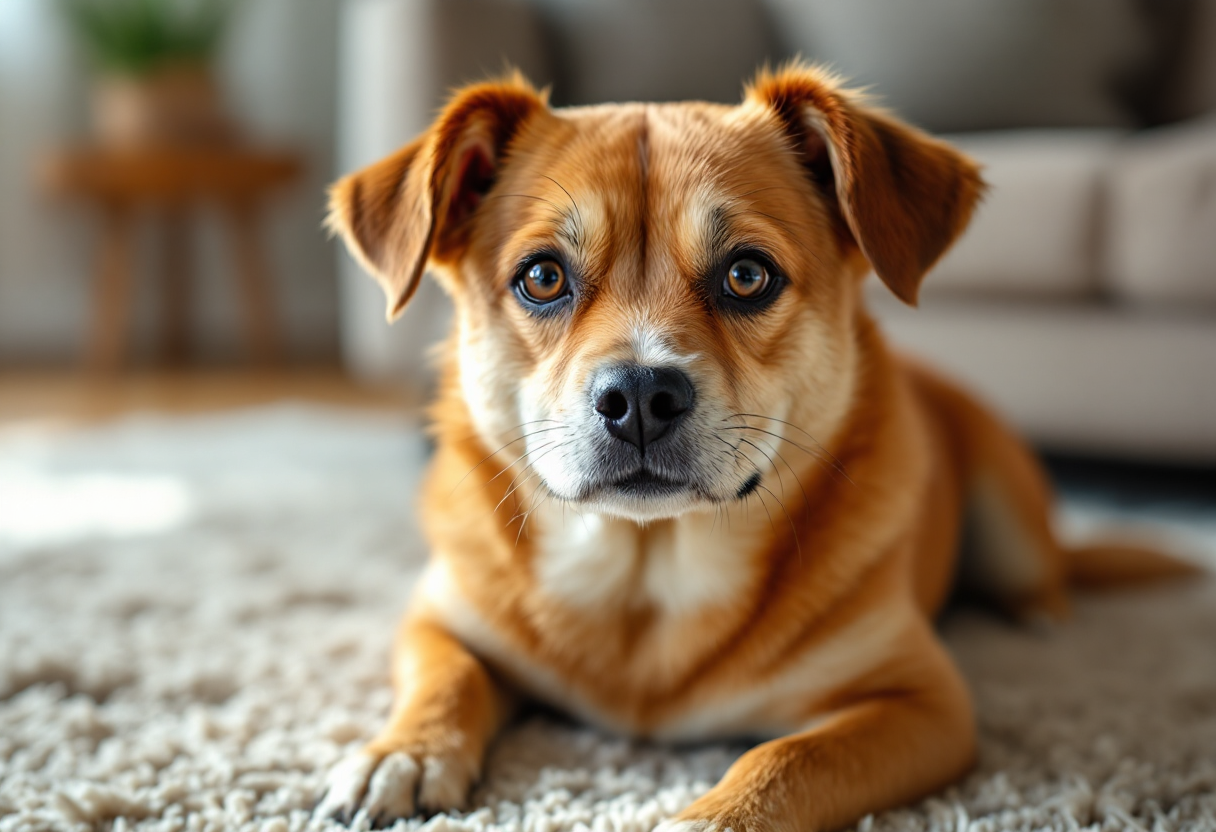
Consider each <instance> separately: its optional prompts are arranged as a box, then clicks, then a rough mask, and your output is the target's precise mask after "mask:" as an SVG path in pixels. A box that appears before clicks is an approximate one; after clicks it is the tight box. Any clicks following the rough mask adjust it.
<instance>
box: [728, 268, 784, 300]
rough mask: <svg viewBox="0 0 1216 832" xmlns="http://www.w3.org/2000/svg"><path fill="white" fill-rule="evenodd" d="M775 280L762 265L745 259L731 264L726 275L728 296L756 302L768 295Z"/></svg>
mask: <svg viewBox="0 0 1216 832" xmlns="http://www.w3.org/2000/svg"><path fill="white" fill-rule="evenodd" d="M772 283H773V278H772V276H771V275H770V274H769V272H768V269H766V268H765V267H764V265H763V264H762V263H759V262H757V261H755V260H752V259H750V258H747V257H744V258H742V259H740V260H736V261H735V262H734V263H731V266H730V270H729V271H728V272H727V273H726V281H725V288H726V291H727V293H728V294H731V295H734V296H735V297H737V298H741V299H743V300H756V299H758V298H762V297H764V295H765V294H767V292H768V290H769V287H770V286H771V285H772Z"/></svg>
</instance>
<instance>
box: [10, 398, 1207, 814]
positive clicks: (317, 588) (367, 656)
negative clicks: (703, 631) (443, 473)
mask: <svg viewBox="0 0 1216 832" xmlns="http://www.w3.org/2000/svg"><path fill="white" fill-rule="evenodd" d="M422 456H423V449H422V446H421V444H420V442H419V440H418V439H417V436H416V434H415V433H414V432H413V431H412V430H411V429H410V428H409V426H408V425H401V424H394V423H393V422H391V421H387V420H386V419H384V418H377V417H369V416H362V415H352V414H349V413H347V414H344V413H341V412H339V411H325V410H317V409H304V408H271V409H264V410H255V411H247V412H243V413H238V414H233V415H227V416H213V417H206V418H202V417H200V418H194V419H175V420H154V419H149V420H129V421H126V422H123V423H119V424H116V425H114V426H110V427H106V428H100V429H94V430H91V431H88V432H84V433H80V434H72V435H59V436H55V435H38V434H26V435H20V436H17V435H9V436H5V437H0V832H16V830H93V829H100V830H109V829H114V830H128V829H156V830H220V829H259V830H266V832H286V830H298V829H306V828H314V827H313V826H312V821H311V816H310V809H311V807H312V805H313V803H314V801H315V800H316V799H317V797H318V791H319V788H320V785H321V782H322V777H323V774H324V772H325V770H326V768H327V766H328V765H329V764H330V763H331V762H333V761H334V760H336V759H337V758H338V757H339V756H341V755H342V754H343V752H345V751H346V750H348V749H353V748H354V747H356V746H357V745H358V744H359V743H360V742H361V741H362V740H363V739H365V738H367V737H369V736H370V735H371V733H372V732H373V731H374V730H375V729H376V727H377V726H378V725H379V723H380V721H381V719H382V718H383V716H384V714H385V712H386V710H387V708H388V705H389V689H388V686H387V667H388V664H387V661H388V660H387V653H388V645H389V638H390V635H391V632H392V629H393V625H394V622H395V619H396V616H397V615H398V613H399V611H400V608H401V604H402V600H403V599H404V597H405V593H406V590H407V588H408V586H409V583H410V580H411V575H412V574H413V573H414V571H415V570H416V568H417V565H418V563H419V558H420V556H421V550H420V546H419V543H418V542H417V539H416V536H415V531H414V526H413V523H412V520H411V515H412V509H411V507H410V503H411V496H410V495H411V493H412V491H413V488H414V481H415V476H416V470H417V467H418V465H419V463H420V460H421V459H422ZM1154 517H1155V518H1156V520H1157V521H1158V525H1159V526H1163V527H1165V528H1169V529H1173V530H1174V532H1175V533H1176V534H1177V535H1179V539H1180V540H1182V541H1183V542H1184V543H1187V544H1189V545H1190V546H1191V547H1193V548H1194V549H1195V550H1196V551H1200V550H1203V549H1204V548H1205V547H1206V550H1207V552H1208V553H1209V555H1212V556H1214V561H1213V562H1216V518H1213V517H1211V516H1210V515H1208V516H1206V517H1205V516H1202V515H1197V514H1195V513H1194V512H1190V513H1188V512H1185V511H1182V512H1177V513H1176V514H1175V516H1171V514H1170V513H1169V512H1168V511H1165V512H1157V513H1155V514H1154ZM1069 518H1070V525H1071V526H1072V527H1074V528H1076V527H1080V526H1083V525H1086V524H1089V525H1093V524H1095V523H1097V524H1102V523H1104V522H1106V520H1108V519H1110V518H1109V517H1103V512H1102V509H1101V508H1100V507H1093V506H1090V507H1085V506H1074V507H1073V508H1072V509H1071V511H1070V513H1069ZM946 631H947V637H948V639H949V641H950V643H951V645H952V647H953V650H954V652H955V654H956V655H957V656H958V658H959V661H960V662H961V663H962V665H963V667H964V669H965V670H966V673H967V675H968V676H969V678H970V679H971V681H972V684H973V687H974V689H975V691H976V695H977V698H978V701H979V712H980V722H981V737H982V748H981V763H980V767H979V769H978V770H977V771H976V772H975V773H974V774H973V775H972V776H971V777H970V778H968V779H967V780H966V781H965V782H963V783H961V784H960V785H958V786H957V787H955V788H953V789H951V790H949V791H948V792H946V793H944V794H942V795H939V796H937V797H934V798H932V799H930V800H927V801H925V802H923V803H922V804H920V805H918V806H914V807H911V808H908V809H904V810H901V811H898V812H892V813H887V814H883V815H880V816H876V817H873V818H869V819H866V820H865V821H864V822H863V823H862V824H861V828H863V829H883V830H886V829H891V830H894V829H901V830H903V829H908V830H919V829H934V830H951V832H962V831H963V830H976V831H977V832H984V831H986V830H1003V829H1025V830H1037V829H1058V830H1074V829H1078V828H1090V829H1104V830H1112V829H1134V830H1144V832H1150V831H1151V832H1157V830H1183V829H1187V830H1192V829H1193V830H1209V832H1216V582H1206V583H1198V584H1194V585H1190V586H1185V587H1174V588H1169V589H1158V590H1154V591H1147V592H1139V593H1135V594H1125V595H1119V596H1107V597H1102V598H1088V599H1084V600H1082V601H1081V603H1080V604H1079V606H1078V610H1077V616H1076V620H1075V621H1073V622H1072V623H1071V624H1069V625H1068V626H1066V627H1064V628H1062V629H1060V630H1059V631H1058V632H1056V633H1054V634H1050V635H1034V634H1031V633H1028V632H1023V631H1020V630H1016V629H1011V628H1009V627H1007V626H1005V625H1003V624H1002V623H1000V622H999V621H996V620H994V619H992V618H989V617H986V616H984V615H981V614H970V613H969V614H965V615H960V616H956V617H955V618H954V619H952V620H951V621H950V622H949V623H948V624H947V625H946ZM740 750H741V749H740V748H738V747H723V746H706V747H696V748H686V749H670V748H663V747H658V746H651V745H643V744H635V743H630V742H627V741H623V740H620V739H612V738H607V737H603V736H600V735H597V734H595V733H593V732H590V731H587V730H584V729H580V728H578V727H577V726H573V725H566V724H559V723H556V722H553V721H549V720H545V719H543V718H540V717H536V718H533V719H532V720H531V721H529V722H526V723H525V724H523V725H521V726H519V727H517V728H515V729H513V730H512V731H511V732H510V733H509V734H507V735H506V736H505V737H504V738H503V740H502V741H501V742H500V743H499V744H498V745H497V746H496V748H495V749H494V751H493V754H492V758H491V760H490V764H489V770H488V773H487V776H486V778H485V781H484V783H483V785H482V786H481V787H480V789H479V790H478V791H477V793H476V794H475V795H474V799H473V808H472V810H471V811H470V812H469V813H468V814H464V815H457V816H452V817H443V816H441V817H437V818H433V819H430V820H429V821H427V820H421V819H419V820H413V821H410V822H403V823H402V828H408V829H416V828H419V827H421V828H425V829H428V830H465V829H478V830H490V829H493V830H518V832H558V830H585V829H586V830H594V831H595V832H607V830H620V832H625V831H626V830H630V831H632V830H636V831H637V832H644V830H649V829H651V827H652V826H653V825H654V824H655V823H656V822H658V821H659V820H661V819H662V818H664V817H666V816H667V815H669V814H671V813H673V812H675V811H677V810H678V809H679V808H680V807H681V806H682V805H684V804H685V803H687V802H689V801H690V800H692V799H693V798H694V797H695V796H696V795H697V794H699V793H700V792H702V791H704V790H705V789H706V788H708V787H709V785H710V784H712V783H713V781H714V780H715V779H716V778H717V777H718V776H719V775H720V774H721V773H722V772H723V771H724V770H725V769H726V767H727V766H728V765H729V764H730V762H731V760H732V759H733V758H734V756H736V755H737V754H738V753H739V752H740ZM360 825H362V826H364V827H366V820H365V819H359V820H357V821H356V827H359V826H360Z"/></svg>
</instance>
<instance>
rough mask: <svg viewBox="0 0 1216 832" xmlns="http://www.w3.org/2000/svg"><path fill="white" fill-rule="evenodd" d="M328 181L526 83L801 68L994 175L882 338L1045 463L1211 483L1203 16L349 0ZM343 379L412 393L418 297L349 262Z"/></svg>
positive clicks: (1213, 167) (1012, 6)
mask: <svg viewBox="0 0 1216 832" xmlns="http://www.w3.org/2000/svg"><path fill="white" fill-rule="evenodd" d="M343 14H344V20H343V48H342V60H341V67H342V79H341V82H340V90H341V93H340V106H339V111H340V113H339V146H340V156H339V160H338V164H339V167H340V169H343V170H349V169H353V168H356V167H358V166H360V165H363V164H366V163H368V162H370V161H372V160H374V159H376V158H378V157H379V156H382V155H384V154H386V153H388V152H389V151H390V150H392V149H393V148H395V147H396V146H398V145H400V144H401V143H403V142H405V141H407V140H409V139H410V138H412V137H413V136H414V135H416V134H417V133H418V132H420V131H421V130H422V129H424V128H425V126H426V124H427V123H428V122H429V119H430V117H431V115H432V114H433V112H434V108H435V107H436V106H437V105H438V104H439V103H440V102H441V101H442V98H443V96H444V94H445V91H446V90H447V89H450V87H451V86H452V85H454V84H457V83H460V82H462V81H467V80H474V79H477V78H480V77H484V76H485V75H487V74H491V73H494V72H497V71H500V70H501V69H502V68H503V67H504V66H505V65H507V64H508V63H509V64H513V65H517V66H520V67H521V68H522V69H523V70H524V71H525V72H526V73H527V74H528V75H529V76H530V77H532V78H533V80H535V81H537V82H538V83H547V84H550V85H551V86H552V90H553V100H554V102H555V103H558V104H561V103H591V102H596V101H608V100H623V99H648V100H675V99H681V98H701V99H706V100H721V101H734V100H737V99H738V96H739V91H740V89H741V85H742V82H743V81H744V80H745V79H746V78H747V77H749V76H750V75H751V74H752V72H753V71H754V69H755V67H757V66H759V65H761V64H763V63H765V62H777V61H780V60H782V59H785V58H787V57H789V56H792V55H795V54H801V55H802V56H804V57H806V58H809V59H811V60H817V61H824V62H827V63H829V64H831V65H832V66H834V67H836V68H837V69H838V70H840V71H841V72H843V73H844V74H846V75H847V76H849V77H850V78H853V79H855V80H856V81H857V82H858V83H860V84H863V85H868V86H869V88H870V90H871V92H872V94H874V95H875V96H876V97H877V98H878V99H879V100H881V101H882V103H884V104H885V105H886V106H888V107H889V108H891V109H893V110H894V111H895V112H897V113H899V114H900V115H901V116H903V117H904V118H906V119H908V120H910V121H912V122H914V123H917V124H919V125H921V126H923V127H925V128H926V129H929V130H932V131H935V132H939V133H943V134H945V135H946V136H947V137H948V138H949V139H950V140H952V141H954V142H955V143H957V144H958V145H959V146H961V147H962V148H964V149H965V150H967V151H968V152H969V153H971V154H972V155H973V156H974V157H975V158H977V159H978V160H979V161H980V162H981V163H983V164H984V165H985V169H986V177H987V179H988V180H989V181H990V182H991V184H992V190H991V192H990V194H989V196H988V198H987V199H986V201H985V203H984V204H983V206H982V207H981V209H980V211H979V212H978V214H977V216H976V219H975V222H974V223H973V226H972V228H971V230H970V231H969V232H968V234H967V235H966V236H965V237H964V238H963V239H962V241H961V242H960V243H959V244H958V245H957V246H956V247H955V249H954V250H952V251H951V253H949V254H948V255H947V256H946V257H945V258H944V259H943V260H942V262H941V263H940V264H939V265H938V266H937V268H936V269H935V270H934V272H933V273H932V274H931V275H930V276H929V277H928V279H927V281H926V284H925V290H924V294H923V299H922V302H921V304H920V307H919V308H917V309H909V308H906V307H903V306H901V305H900V304H899V303H898V302H897V301H895V300H894V299H893V298H891V297H890V296H889V295H888V294H887V293H885V292H884V291H881V286H879V285H878V284H877V281H874V283H875V286H874V287H872V290H871V291H870V294H871V295H872V307H873V309H874V310H875V312H876V314H877V315H878V316H879V318H880V319H881V321H882V324H883V326H884V327H885V329H886V330H887V331H888V332H889V334H890V336H891V338H892V339H893V340H894V341H895V342H896V343H898V344H899V345H900V346H901V347H903V348H905V349H906V350H907V351H909V352H912V353H916V354H919V355H922V356H924V357H925V358H927V359H929V360H930V361H932V362H933V363H935V364H937V365H938V366H940V367H942V368H944V369H945V370H946V371H947V372H949V373H951V374H952V375H954V376H955V377H957V378H959V379H960V380H962V381H963V382H965V383H966V384H968V385H969V386H970V387H971V388H972V389H974V390H975V391H977V392H978V394H979V395H980V396H981V397H983V398H985V399H987V400H988V401H989V402H990V403H991V404H993V405H994V406H995V407H996V408H997V409H998V410H1000V411H1001V412H1002V413H1004V414H1005V416H1006V418H1007V419H1008V420H1010V421H1011V422H1012V423H1014V424H1015V425H1016V426H1018V427H1019V428H1020V429H1022V430H1023V431H1025V432H1026V433H1027V434H1028V435H1029V436H1030V437H1031V438H1032V439H1034V440H1035V441H1037V442H1038V443H1040V444H1041V445H1042V446H1044V447H1047V448H1050V449H1057V450H1062V451H1066V452H1069V453H1080V454H1098V455H1105V456H1115V457H1121V458H1142V459H1148V460H1161V461H1173V462H1182V463H1193V464H1200V465H1210V464H1213V463H1216V0H1151V2H1149V0H984V2H976V0H918V2H917V3H906V2H903V0H613V2H601V1H600V0H348V2H347V3H346V5H345V7H344V12H343ZM340 271H341V280H342V283H341V299H342V338H343V352H344V357H345V360H346V362H347V364H348V366H349V367H350V369H351V370H352V371H353V372H355V373H356V374H358V375H363V376H376V377H386V376H387V377H394V378H399V379H401V380H403V381H405V382H406V383H408V384H411V385H414V386H417V387H419V388H425V387H426V386H427V385H428V384H429V383H430V381H431V375H430V371H429V369H428V363H427V360H426V350H427V347H428V345H429V344H431V343H432V342H433V341H434V340H435V339H436V338H438V337H439V336H440V335H441V334H442V332H443V331H444V330H445V329H446V325H447V316H448V311H447V308H446V302H445V300H444V299H443V298H442V296H441V293H440V292H439V291H438V289H436V288H435V287H434V286H433V285H427V286H426V287H425V288H424V290H423V291H422V292H421V293H420V295H419V297H418V298H417V300H416V301H415V303H414V304H413V306H412V307H411V308H410V309H409V310H407V312H406V314H405V316H404V318H403V319H402V320H400V321H399V322H398V323H397V324H396V325H395V326H394V327H393V328H391V329H390V328H389V327H387V326H386V325H385V324H384V318H383V306H382V299H381V296H380V295H379V291H378V290H377V289H376V287H375V286H374V285H373V284H372V282H371V281H370V280H368V279H367V278H366V277H365V276H363V275H362V274H361V273H360V272H359V270H358V268H357V266H355V265H354V264H353V263H351V262H350V261H349V260H348V259H346V258H345V257H344V256H343V263H342V266H341V269H340Z"/></svg>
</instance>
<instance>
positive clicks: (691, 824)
mask: <svg viewBox="0 0 1216 832" xmlns="http://www.w3.org/2000/svg"><path fill="white" fill-rule="evenodd" d="M654 832H733V830H732V829H730V827H723V826H719V825H718V824H716V823H714V822H713V821H712V820H680V819H679V818H671V819H670V820H665V821H663V822H662V823H660V824H659V825H658V826H656V827H655V828H654Z"/></svg>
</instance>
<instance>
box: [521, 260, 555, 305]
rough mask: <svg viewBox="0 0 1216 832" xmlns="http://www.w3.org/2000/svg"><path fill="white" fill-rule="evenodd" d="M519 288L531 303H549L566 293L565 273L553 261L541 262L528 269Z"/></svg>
mask: <svg viewBox="0 0 1216 832" xmlns="http://www.w3.org/2000/svg"><path fill="white" fill-rule="evenodd" d="M519 286H520V289H521V291H522V292H523V293H524V296H525V297H526V298H527V299H528V300H530V301H532V302H533V303H550V302H552V301H555V300H557V299H558V298H560V297H562V296H563V295H564V294H565V293H566V272H565V270H564V269H562V267H561V265H560V264H559V263H557V262H556V261H555V260H541V261H540V262H538V263H533V264H532V265H531V266H529V267H528V269H527V271H525V272H524V274H523V278H522V279H521V280H520V282H519Z"/></svg>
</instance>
